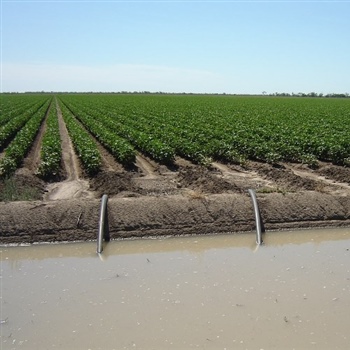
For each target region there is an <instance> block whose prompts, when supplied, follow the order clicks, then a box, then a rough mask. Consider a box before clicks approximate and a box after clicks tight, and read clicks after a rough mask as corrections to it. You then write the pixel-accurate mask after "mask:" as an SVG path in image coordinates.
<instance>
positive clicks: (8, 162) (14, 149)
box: [0, 100, 50, 176]
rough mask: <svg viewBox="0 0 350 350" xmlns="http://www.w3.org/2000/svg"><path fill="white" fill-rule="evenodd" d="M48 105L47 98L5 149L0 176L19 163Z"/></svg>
mask: <svg viewBox="0 0 350 350" xmlns="http://www.w3.org/2000/svg"><path fill="white" fill-rule="evenodd" d="M49 106H50V100H47V101H46V102H45V103H44V104H43V105H42V106H41V107H40V108H39V110H37V111H36V113H35V114H34V115H32V116H31V117H30V119H29V120H28V121H27V123H26V124H25V125H24V126H23V127H22V129H21V130H20V131H19V132H18V133H17V134H16V136H15V138H14V139H13V140H12V142H11V143H10V144H9V146H8V147H7V148H6V150H5V156H4V157H3V158H2V159H1V161H0V176H7V175H10V174H11V173H13V172H14V171H15V170H16V169H17V167H18V166H19V165H20V163H21V162H22V160H23V159H24V157H25V156H26V154H27V153H28V150H29V149H30V147H31V145H32V143H33V142H34V139H35V136H36V135H37V133H38V131H39V128H40V125H41V123H42V121H43V119H44V118H45V115H46V113H47V111H48V108H49Z"/></svg>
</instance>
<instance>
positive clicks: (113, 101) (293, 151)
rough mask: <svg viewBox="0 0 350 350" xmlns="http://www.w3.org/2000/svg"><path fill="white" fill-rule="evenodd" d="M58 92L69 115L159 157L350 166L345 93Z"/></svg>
mask: <svg viewBox="0 0 350 350" xmlns="http://www.w3.org/2000/svg"><path fill="white" fill-rule="evenodd" d="M60 98H61V99H62V101H64V102H65V103H66V104H67V106H69V108H72V109H74V113H75V114H78V115H80V114H84V113H85V114H88V115H89V117H90V118H92V119H95V120H96V121H100V122H101V123H103V125H106V126H107V125H108V127H109V128H110V129H111V130H112V131H113V132H115V133H116V134H118V135H119V136H121V137H124V138H126V139H128V141H129V142H130V143H132V144H133V145H135V147H137V148H138V149H139V150H140V151H141V152H143V153H145V154H149V155H150V156H152V157H153V158H154V159H156V160H158V161H162V160H164V161H166V160H169V159H171V158H172V156H173V155H179V156H183V157H186V158H188V159H190V160H192V161H195V162H199V163H202V162H207V161H210V160H211V159H214V160H223V161H229V162H244V160H245V159H252V160H258V161H263V162H269V163H276V162H279V161H291V162H302V163H306V164H309V165H310V166H316V165H317V162H318V161H327V162H333V163H335V164H339V165H345V166H350V99H341V98H298V97H263V96H260V97H252V96H249V97H242V96H206V95H157V94H155V95H147V94H143V95H137V94H128V95H122V94H90V95H89V94H83V95H78V94H71V95H61V96H60ZM139 138H144V139H145V140H144V142H140V141H139ZM146 139H147V140H146ZM150 145H152V146H150ZM153 145H154V149H155V150H158V149H160V146H159V145H162V147H163V146H164V145H165V146H166V147H168V148H169V150H174V151H173V153H172V155H171V157H169V156H168V154H167V153H166V152H164V156H162V152H161V151H159V152H158V151H156V152H155V151H153V150H152V147H153ZM170 153H171V152H170Z"/></svg>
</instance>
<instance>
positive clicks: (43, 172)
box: [37, 102, 62, 178]
mask: <svg viewBox="0 0 350 350" xmlns="http://www.w3.org/2000/svg"><path fill="white" fill-rule="evenodd" d="M61 157H62V150H61V137H60V130H59V124H58V118H57V109H56V103H55V102H53V103H52V104H51V108H50V112H49V115H48V117H47V120H46V131H45V135H44V137H43V140H42V144H41V153H40V164H39V167H38V169H37V174H38V175H39V176H40V177H43V178H50V177H53V176H55V175H57V174H58V172H59V170H60V165H61Z"/></svg>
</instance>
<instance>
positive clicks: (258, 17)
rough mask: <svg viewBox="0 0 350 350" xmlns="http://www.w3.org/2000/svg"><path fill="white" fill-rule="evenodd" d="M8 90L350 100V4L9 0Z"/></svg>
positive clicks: (4, 15) (4, 40)
mask: <svg viewBox="0 0 350 350" xmlns="http://www.w3.org/2000/svg"><path fill="white" fill-rule="evenodd" d="M1 73H2V74H1V91H2V92H6V91H19V92H22V91H41V90H44V91H106V92H107V91H123V90H124V91H164V92H198V93H205V92H207V93H222V92H226V93H237V94H240V93H241V94H245V93H248V94H255V93H258V94H260V93H262V92H263V91H266V92H267V93H274V92H289V93H292V92H294V93H298V92H305V93H308V92H312V91H314V92H318V93H324V94H327V93H345V92H348V93H350V1H336V0H330V1H297V0H290V1H259V0H257V1H220V0H216V1H215V0H213V1H191V0H183V1H166V0H165V1H156V0H154V1H147V0H140V1H132V0H129V1H113V0H111V1H103V0H101V1H79V0H76V1H73V0H61V1H59V0H56V1H55V0H51V1H40V0H37V1H30V0H22V1H16V0H1Z"/></svg>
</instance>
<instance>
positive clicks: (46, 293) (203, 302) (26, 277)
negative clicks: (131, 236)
mask: <svg viewBox="0 0 350 350" xmlns="http://www.w3.org/2000/svg"><path fill="white" fill-rule="evenodd" d="M264 238H265V243H266V244H265V245H264V246H262V247H260V248H258V249H257V250H256V249H255V247H256V246H255V244H254V241H255V235H254V234H242V235H239V234H235V235H219V236H206V237H204V236H203V237H201V236H199V237H185V238H183V237H182V238H167V239H164V238H163V239H157V240H155V239H153V240H145V239H144V240H135V241H118V242H111V243H110V244H109V245H108V246H107V247H106V248H105V251H104V254H103V257H104V259H103V260H101V259H100V258H99V257H98V256H97V255H96V254H95V250H96V243H84V244H80V243H79V244H78V243H77V244H66V245H36V246H28V247H3V248H1V251H2V252H1V261H2V262H1V277H2V278H1V283H2V284H1V285H2V287H1V288H2V299H1V303H2V304H1V320H2V323H1V325H0V327H1V346H0V348H1V349H51V348H52V349H133V348H135V349H195V348H200V349H225V348H226V349H349V344H350V333H349V325H350V229H340V230H317V231H303V232H295V231H294V232H283V233H269V234H267V235H266V237H264Z"/></svg>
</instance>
